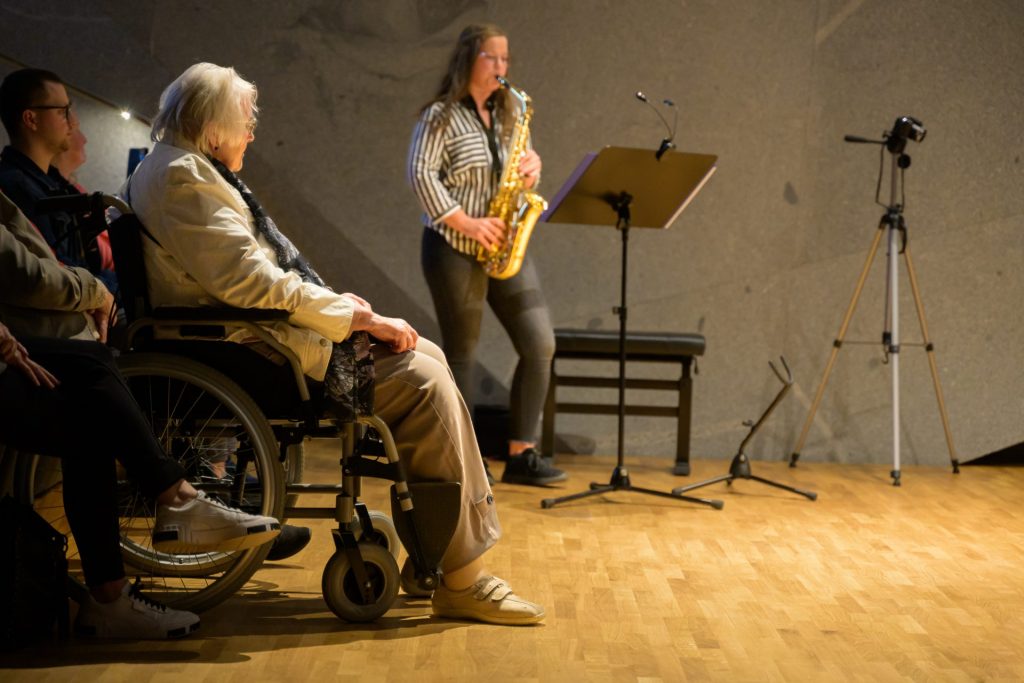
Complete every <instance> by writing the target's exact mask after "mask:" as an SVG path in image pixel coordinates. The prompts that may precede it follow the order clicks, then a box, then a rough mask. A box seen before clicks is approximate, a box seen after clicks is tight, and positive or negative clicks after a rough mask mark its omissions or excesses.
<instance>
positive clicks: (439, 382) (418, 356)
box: [122, 63, 544, 624]
mask: <svg viewBox="0 0 1024 683" xmlns="http://www.w3.org/2000/svg"><path fill="white" fill-rule="evenodd" d="M256 111H257V110H256V87H255V86H254V85H253V84H252V83H249V82H247V81H245V80H243V79H242V78H241V77H240V76H238V74H237V73H236V72H235V71H234V69H230V68H224V67H220V66H216V65H214V64H205V63H204V64H196V65H194V66H192V67H190V68H189V69H187V70H186V71H185V72H184V73H183V74H182V75H181V76H180V77H178V78H177V79H176V80H175V81H174V82H173V83H171V85H170V86H168V87H167V89H166V90H165V91H164V92H163V95H162V96H161V98H160V111H159V113H158V114H157V116H156V119H155V121H154V123H153V140H154V141H156V145H155V147H154V149H153V151H152V152H151V153H150V154H149V155H148V156H146V158H145V159H143V160H142V163H140V164H139V166H138V168H137V169H136V170H135V173H134V174H133V175H132V177H131V178H130V179H129V181H128V182H127V183H126V184H125V187H124V188H123V190H122V194H123V196H124V197H125V199H126V200H127V201H128V203H129V204H131V206H132V208H133V209H134V211H135V213H136V214H137V215H138V217H139V219H140V220H141V221H142V224H143V225H145V226H146V228H147V234H146V237H144V238H143V250H144V254H145V262H146V272H147V277H148V278H149V282H148V284H149V295H150V299H151V301H152V303H153V304H154V305H157V306H159V305H169V306H197V305H211V306H217V305H227V306H234V307H238V308H267V309H280V310H285V311H288V313H289V314H290V318H289V319H288V321H287V322H277V323H274V324H272V325H268V327H267V329H268V331H269V333H270V334H272V335H273V336H274V337H276V338H277V339H278V340H279V341H280V342H281V343H283V344H284V345H286V346H287V347H289V348H290V349H291V350H292V351H294V352H295V354H296V355H297V357H298V358H299V360H300V362H301V363H302V367H303V370H304V371H305V373H306V375H307V376H308V377H309V378H311V379H312V380H315V381H317V382H323V393H324V398H325V401H326V403H327V404H328V405H329V409H330V410H332V411H335V414H338V415H344V414H347V412H346V411H347V409H348V408H349V404H344V400H345V397H346V396H348V395H350V389H351V382H352V378H351V376H350V375H348V374H347V373H346V372H344V371H343V369H342V366H343V364H344V363H345V362H346V356H345V352H344V350H343V347H342V346H340V342H342V341H344V340H346V339H347V338H348V337H349V336H350V335H351V334H352V333H353V332H357V331H365V332H368V333H369V334H370V335H372V336H373V337H374V338H375V339H376V340H377V343H376V344H375V345H374V347H373V349H372V353H373V357H374V362H375V371H376V382H375V389H374V392H375V393H374V397H373V398H374V404H375V413H376V414H377V415H378V416H379V417H380V418H381V419H383V420H384V421H385V422H386V423H387V424H388V426H389V428H390V429H391V431H392V433H393V435H394V437H395V441H396V443H397V445H398V452H399V457H400V458H401V459H402V461H403V463H404V465H405V467H406V471H407V472H408V473H409V477H410V479H412V480H434V481H459V482H461V483H462V504H461V510H460V515H459V521H458V525H457V527H456V530H455V534H454V536H453V538H452V540H451V543H450V544H449V546H448V550H447V551H446V553H445V555H444V557H443V558H442V560H441V570H442V572H443V578H442V585H441V586H440V587H439V588H438V589H437V590H435V591H434V594H433V598H432V603H433V611H434V614H436V615H438V616H443V617H454V618H465V619H476V620H479V621H484V622H488V623H496V624H531V623H535V622H538V621H540V620H541V619H543V618H544V610H543V608H542V607H540V606H539V605H536V604H533V603H531V602H529V601H527V600H524V599H522V598H520V597H518V596H517V595H515V594H514V593H513V592H512V589H511V588H510V587H509V585H508V584H507V583H506V582H505V581H503V580H501V579H498V578H496V577H494V576H491V575H490V574H489V573H488V572H487V571H486V568H485V564H484V560H483V555H484V553H485V552H486V551H487V550H488V549H489V548H491V547H492V546H493V545H494V544H495V543H496V542H497V540H498V538H499V536H500V534H501V530H500V526H499V524H498V518H497V512H496V510H495V507H494V497H493V495H492V493H491V489H490V486H489V485H488V483H487V477H486V474H485V472H484V467H483V460H482V458H481V457H480V450H479V447H478V446H477V442H476V437H475V435H474V433H473V425H472V422H471V418H470V416H469V412H468V410H467V409H466V405H465V403H464V402H463V400H462V396H461V395H460V394H459V391H458V389H457V388H456V386H455V383H454V380H453V379H452V375H451V371H450V370H449V368H448V365H447V363H446V362H445V359H444V355H443V354H442V353H441V350H440V349H439V348H438V347H437V346H435V345H434V344H432V343H431V342H429V341H427V340H425V339H421V338H420V337H419V335H418V334H417V333H416V330H414V329H413V328H412V326H411V325H409V323H407V322H406V321H404V320H401V319H398V318H389V317H385V316H382V315H380V314H379V313H377V312H376V311H374V310H373V308H372V307H371V306H370V304H369V303H368V302H367V301H366V300H365V299H363V298H361V297H359V296H356V295H355V294H337V293H335V292H334V291H332V290H331V289H330V288H328V287H326V286H325V284H324V282H323V280H322V279H321V278H320V277H319V275H317V273H316V272H315V271H314V270H313V268H312V267H311V266H310V265H309V263H308V262H307V261H306V260H305V259H304V258H303V257H302V256H301V255H300V254H299V253H298V251H297V250H296V248H295V247H294V245H293V244H292V243H291V242H290V241H289V240H288V239H287V238H286V237H285V236H284V235H283V234H281V232H280V231H279V230H278V228H277V226H276V225H275V224H274V221H273V220H272V219H271V218H270V216H268V215H267V214H266V212H264V211H263V209H262V207H261V206H260V205H259V203H258V202H257V201H256V199H255V197H254V196H253V195H252V193H251V192H250V191H249V190H248V188H247V187H246V186H245V185H244V184H243V183H242V181H241V180H240V179H239V177H238V176H237V175H235V173H236V172H237V171H239V170H240V169H241V167H242V159H243V156H244V154H245V150H246V147H247V146H248V145H249V143H250V142H252V141H253V139H254V138H253V130H254V129H255V127H256V119H255V116H256ZM246 336H247V333H245V332H244V331H242V330H237V331H234V332H233V333H232V334H231V335H230V336H229V338H230V339H231V340H232V341H239V342H244V341H247V339H246ZM238 352H239V350H238V349H235V353H238ZM242 352H243V353H244V351H242Z"/></svg>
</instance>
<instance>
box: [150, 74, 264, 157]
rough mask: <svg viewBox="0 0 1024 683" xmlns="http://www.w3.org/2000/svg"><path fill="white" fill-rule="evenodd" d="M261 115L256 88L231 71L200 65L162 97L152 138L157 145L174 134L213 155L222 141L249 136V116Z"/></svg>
mask: <svg viewBox="0 0 1024 683" xmlns="http://www.w3.org/2000/svg"><path fill="white" fill-rule="evenodd" d="M258 111H259V110H258V109H257V108H256V85H255V84H253V83H250V82H249V81H247V80H245V79H244V78H242V77H241V76H239V75H238V72H237V71H235V70H234V69H233V68H231V67H224V66H217V65H216V64H210V63H209V62H200V63H199V64H193V65H192V66H190V67H189V68H187V69H185V72H184V73H182V74H181V75H180V76H178V77H177V78H176V79H174V82H173V83H171V84H170V85H169V86H167V88H166V89H165V90H164V92H163V94H162V95H160V111H159V113H157V115H156V118H155V119H154V120H153V131H152V133H151V135H150V137H151V138H152V139H153V141H154V142H157V141H160V140H163V139H164V137H165V136H167V134H168V133H174V134H176V135H180V136H181V137H183V138H185V139H186V140H188V141H189V142H191V143H192V144H194V145H196V146H197V147H198V148H199V151H201V152H202V153H203V154H210V153H211V152H212V151H213V149H214V148H215V147H217V146H218V145H219V144H220V143H221V142H222V141H226V140H237V139H239V138H241V137H243V136H245V135H246V134H247V130H246V124H247V123H248V119H249V116H250V115H251V117H252V118H253V119H255V118H256V114H257V112H258Z"/></svg>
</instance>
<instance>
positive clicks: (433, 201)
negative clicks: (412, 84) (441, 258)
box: [407, 104, 461, 223]
mask: <svg viewBox="0 0 1024 683" xmlns="http://www.w3.org/2000/svg"><path fill="white" fill-rule="evenodd" d="M439 116H440V106H439V105H437V104H434V105H432V106H431V107H430V108H428V109H427V110H426V111H424V112H423V114H422V115H421V116H420V119H419V121H417V123H416V128H415V129H414V130H413V134H412V142H411V143H410V145H409V160H408V169H407V172H408V176H409V185H410V186H412V191H413V193H415V195H416V199H417V200H418V201H419V203H420V206H421V207H422V208H423V211H424V213H426V214H427V217H428V218H430V220H431V221H432V222H434V223H437V222H438V221H442V220H444V219H446V218H447V217H448V216H449V215H451V214H452V213H454V212H455V211H457V210H461V207H460V206H459V203H458V202H457V201H456V200H455V198H454V197H452V196H451V194H450V193H449V192H448V188H446V187H445V186H444V183H442V182H441V173H442V170H443V168H442V167H443V164H444V144H445V130H447V128H445V127H443V126H442V125H440V124H439V123H438V122H437V118H438V117H439Z"/></svg>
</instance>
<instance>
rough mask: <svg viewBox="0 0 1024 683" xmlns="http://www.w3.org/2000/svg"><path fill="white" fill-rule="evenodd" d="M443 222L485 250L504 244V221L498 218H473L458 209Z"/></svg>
mask: <svg viewBox="0 0 1024 683" xmlns="http://www.w3.org/2000/svg"><path fill="white" fill-rule="evenodd" d="M444 222H445V223H447V224H448V225H450V226H451V227H452V228H454V229H455V230H458V231H459V232H461V233H462V234H463V235H465V236H466V237H469V238H471V239H474V240H476V241H477V242H479V243H480V245H481V246H483V247H484V248H486V249H495V248H497V247H500V246H501V245H502V244H504V243H505V235H506V231H505V221H503V220H501V219H500V218H493V217H491V216H484V217H482V218H473V217H471V216H469V215H467V214H466V212H465V211H463V210H462V209H459V210H458V211H456V212H455V213H453V214H452V215H451V216H449V217H448V218H446V219H445V220H444Z"/></svg>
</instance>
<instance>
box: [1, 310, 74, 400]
mask: <svg viewBox="0 0 1024 683" xmlns="http://www.w3.org/2000/svg"><path fill="white" fill-rule="evenodd" d="M0 354H2V356H3V359H4V362H5V363H7V365H9V366H10V367H12V368H17V369H19V370H21V371H22V372H23V373H25V376H26V377H28V378H29V380H30V381H31V382H32V384H35V385H36V386H37V387H40V386H42V387H46V388H47V389H53V388H54V387H56V386H57V385H58V384H60V380H58V379H57V378H56V377H54V376H53V374H52V373H51V372H50V371H49V370H47V369H46V368H44V367H43V366H42V365H40V364H39V363H37V362H35V361H34V360H32V359H31V358H29V357H28V351H27V350H26V349H25V347H24V346H22V345H21V344H20V343H19V342H18V340H17V339H15V338H14V335H13V334H11V331H10V330H8V329H7V327H6V326H5V325H4V324H3V323H0Z"/></svg>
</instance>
